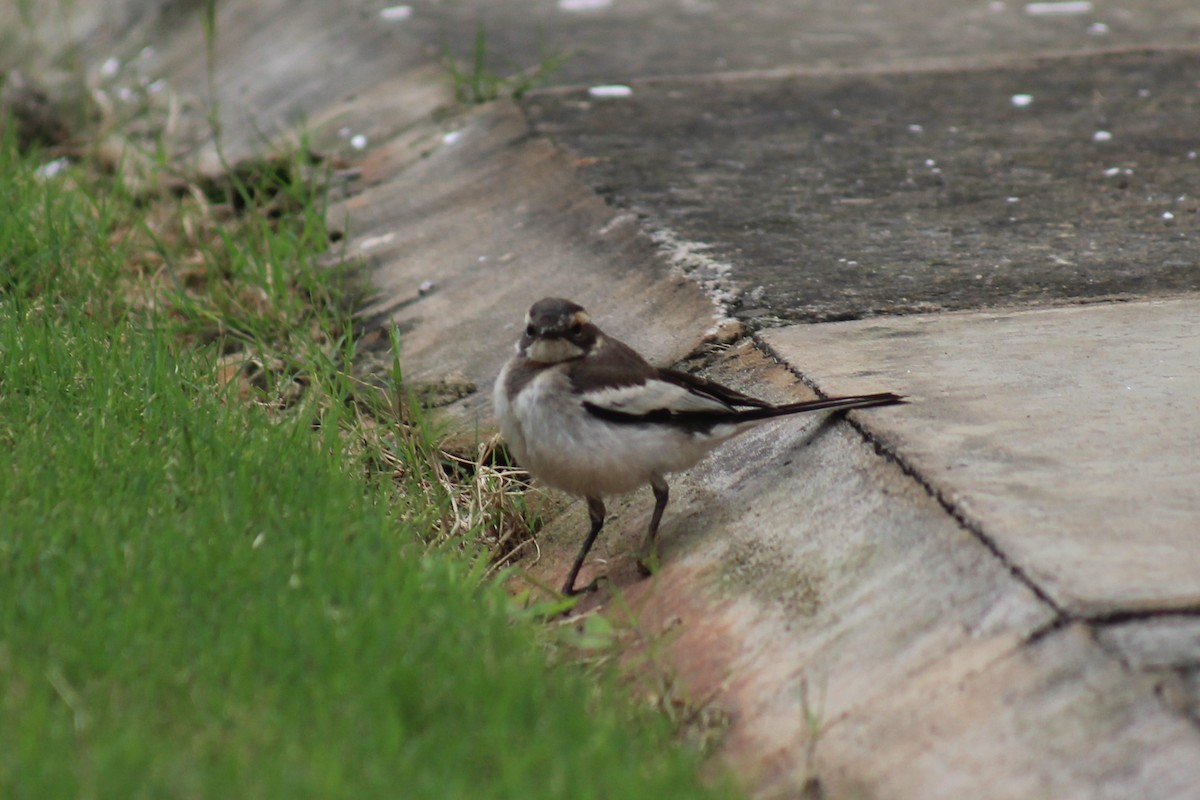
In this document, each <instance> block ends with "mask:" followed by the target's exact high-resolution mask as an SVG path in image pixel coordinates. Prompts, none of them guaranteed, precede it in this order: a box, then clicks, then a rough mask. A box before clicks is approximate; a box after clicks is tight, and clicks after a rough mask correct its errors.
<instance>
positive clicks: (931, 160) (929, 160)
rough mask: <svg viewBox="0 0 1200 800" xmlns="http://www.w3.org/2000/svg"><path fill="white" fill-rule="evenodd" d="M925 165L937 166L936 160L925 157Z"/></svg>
mask: <svg viewBox="0 0 1200 800" xmlns="http://www.w3.org/2000/svg"><path fill="white" fill-rule="evenodd" d="M925 166H927V167H936V166H937V162H936V161H934V160H933V159H932V158H927V159H925Z"/></svg>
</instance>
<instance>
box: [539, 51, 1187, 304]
mask: <svg viewBox="0 0 1200 800" xmlns="http://www.w3.org/2000/svg"><path fill="white" fill-rule="evenodd" d="M1198 70H1200V55H1197V54H1196V53H1180V52H1171V53H1159V52H1153V53H1134V54H1116V55H1114V54H1103V55H1092V56H1087V57H1071V58H1057V59H1039V60H1036V61H1030V62H1022V63H1020V64H1016V65H1005V66H1002V67H996V66H991V67H987V68H974V67H971V68H961V67H960V68H957V69H950V68H946V67H943V68H940V69H935V70H927V71H926V70H921V71H911V70H910V71H905V72H894V71H884V72H880V71H871V72H856V73H849V74H847V73H844V72H834V73H830V72H805V73H803V74H796V75H791V76H786V77H770V78H746V79H740V80H730V79H727V78H724V77H721V76H716V77H712V78H697V79H690V78H689V79H680V80H655V81H647V82H645V83H643V82H637V81H635V82H634V83H633V96H632V97H630V98H628V99H621V100H605V101H597V100H596V99H594V98H591V97H589V96H588V94H587V92H586V91H573V92H561V93H543V94H540V95H538V96H536V97H534V98H532V99H531V100H530V101H529V102H528V103H527V104H526V106H527V108H528V109H529V113H530V117H531V119H532V120H533V121H534V122H535V125H536V128H537V129H538V130H539V131H541V132H544V133H546V134H548V135H550V136H552V137H553V138H554V139H555V140H557V141H559V142H561V143H562V144H563V145H564V146H566V147H568V148H569V149H570V150H571V151H572V152H573V153H575V154H576V155H577V156H578V157H579V158H580V159H582V160H584V163H585V164H586V166H585V167H584V170H583V171H584V175H585V177H586V179H587V180H588V182H589V183H591V184H592V185H593V186H594V187H595V188H596V189H597V191H599V192H601V193H602V194H604V195H605V196H606V197H609V198H610V201H611V202H612V203H613V204H614V205H616V206H618V207H629V208H632V209H634V210H636V211H637V212H638V213H639V214H641V215H642V216H644V217H645V218H646V221H647V224H649V225H651V226H654V227H656V228H666V229H669V230H670V231H671V232H672V233H673V235H674V236H675V237H677V238H683V239H686V240H689V241H695V242H702V243H704V244H705V245H707V249H706V251H705V252H706V254H707V255H708V256H709V257H710V258H713V259H715V260H718V261H721V262H725V263H728V264H736V269H735V270H734V271H733V274H732V279H733V280H734V281H736V285H737V286H738V287H739V288H741V289H742V290H743V292H744V294H743V295H742V299H741V301H740V304H739V308H738V315H739V316H740V317H742V318H745V319H747V320H749V321H752V322H757V321H758V320H759V319H760V318H766V319H765V321H766V322H768V323H769V322H770V321H773V320H788V321H804V322H820V321H827V320H837V319H852V318H858V317H864V316H871V315H875V314H897V313H911V312H914V311H925V312H928V311H938V310H944V309H960V308H978V307H983V306H996V305H1011V304H1014V303H1044V302H1062V301H1063V300H1070V299H1088V300H1094V299H1098V298H1111V297H1114V296H1133V295H1145V294H1150V293H1164V292H1176V291H1189V290H1190V291H1197V290H1200V270H1197V269H1196V250H1197V247H1198V245H1200V239H1198V238H1197V233H1198V232H1200V213H1197V212H1200V198H1198V197H1197V194H1196V186H1197V185H1200V157H1198V155H1197V151H1198V148H1200V137H1198V136H1197V133H1196V124H1195V123H1196V120H1197V119H1200V96H1198V95H1197V93H1196V91H1195V88H1194V76H1195V74H1196V72H1197V71H1198ZM1023 94H1029V95H1030V96H1031V97H1032V98H1033V99H1032V102H1031V103H1030V104H1029V105H1028V106H1025V107H1017V106H1014V105H1013V102H1012V98H1013V97H1016V96H1020V95H1023ZM1098 131H1105V132H1108V133H1110V134H1111V136H1112V138H1111V139H1110V140H1107V141H1094V136H1095V135H1096V134H1097V132H1098Z"/></svg>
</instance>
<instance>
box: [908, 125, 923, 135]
mask: <svg viewBox="0 0 1200 800" xmlns="http://www.w3.org/2000/svg"><path fill="white" fill-rule="evenodd" d="M908 130H909V132H910V133H924V132H925V126H923V125H917V124H916V123H913V124H912V125H909V126H908Z"/></svg>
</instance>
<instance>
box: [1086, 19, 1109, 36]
mask: <svg viewBox="0 0 1200 800" xmlns="http://www.w3.org/2000/svg"><path fill="white" fill-rule="evenodd" d="M1087 32H1088V35H1089V36H1103V35H1105V34H1106V33H1108V26H1107V25H1105V24H1104V23H1103V22H1093V23H1092V24H1091V25H1088V29H1087Z"/></svg>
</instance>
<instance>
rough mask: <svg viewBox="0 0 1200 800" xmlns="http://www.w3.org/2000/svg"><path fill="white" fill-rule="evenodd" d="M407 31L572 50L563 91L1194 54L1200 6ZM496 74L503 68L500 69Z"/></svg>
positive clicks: (718, 9)
mask: <svg viewBox="0 0 1200 800" xmlns="http://www.w3.org/2000/svg"><path fill="white" fill-rule="evenodd" d="M411 5H412V8H413V14H412V18H411V20H409V23H408V27H409V29H410V30H412V31H414V32H416V33H417V34H419V35H420V36H421V37H422V38H423V39H424V40H425V41H426V42H428V43H430V44H431V45H434V46H435V47H440V46H442V45H443V44H448V45H449V46H450V47H451V49H452V50H453V51H454V52H455V53H457V54H458V55H459V56H460V57H461V58H469V57H470V55H471V52H472V47H473V45H474V37H475V33H476V30H477V28H478V26H479V25H481V24H482V25H483V26H484V30H485V33H486V35H487V43H488V47H489V49H491V50H492V51H493V55H494V57H493V63H495V64H498V65H516V66H519V67H525V66H529V65H530V64H531V63H536V61H537V54H538V52H539V51H541V50H544V51H548V52H565V53H570V54H571V55H572V58H571V59H570V60H569V61H568V62H567V63H566V64H564V65H563V66H562V67H561V68H560V69H559V70H558V71H556V72H555V73H554V74H553V75H552V76H551V80H552V82H553V83H555V84H559V85H569V84H596V83H612V82H615V81H622V82H624V81H631V80H636V79H638V78H645V77H647V76H666V75H689V76H690V75H705V74H711V73H725V74H729V73H739V72H747V71H764V70H765V71H773V70H778V69H780V68H784V69H786V68H789V67H796V66H804V67H814V66H816V67H832V68H845V67H856V66H860V65H864V64H868V65H886V66H887V67H889V68H900V69H903V68H904V67H905V65H908V64H911V63H912V62H913V61H925V60H929V59H944V58H962V57H969V58H977V57H979V56H980V55H981V54H986V55H987V56H989V57H999V58H1007V59H1012V60H1019V59H1022V58H1027V57H1029V56H1031V55H1041V54H1044V53H1047V52H1089V51H1091V52H1095V51H1098V50H1125V49H1138V48H1144V47H1164V46H1192V45H1194V44H1195V43H1196V40H1197V37H1198V36H1200V8H1197V6H1196V5H1195V3H1192V2H1190V0H1153V1H1152V2H1143V3H1136V4H1135V3H1125V4H1120V5H1117V4H1110V3H1103V2H1097V3H1095V4H1094V8H1093V9H1091V10H1090V11H1085V12H1083V13H1073V14H1037V13H1030V12H1029V11H1027V10H1026V6H1027V4H1026V3H1024V2H1019V1H1017V2H1014V1H1013V0H1008V1H1006V2H988V1H987V0H979V1H978V2H975V1H974V0H971V1H969V2H964V0H923V2H921V3H920V4H912V3H883V2H877V0H849V1H847V2H842V1H839V0H801V1H800V2H797V1H796V0H765V1H764V0H759V2H754V3H722V2H716V0H612V2H611V3H607V4H600V6H599V7H596V8H594V9H593V10H583V11H574V12H572V11H566V10H563V6H564V3H555V2H550V1H549V0H506V2H503V3H497V2H495V1H494V0H456V2H453V3H449V2H445V1H444V0H414V1H413V2H412V4H411ZM565 5H567V6H570V3H569V2H568V3H566V4H565ZM496 68H498V69H499V68H502V67H501V66H497V67H496Z"/></svg>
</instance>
